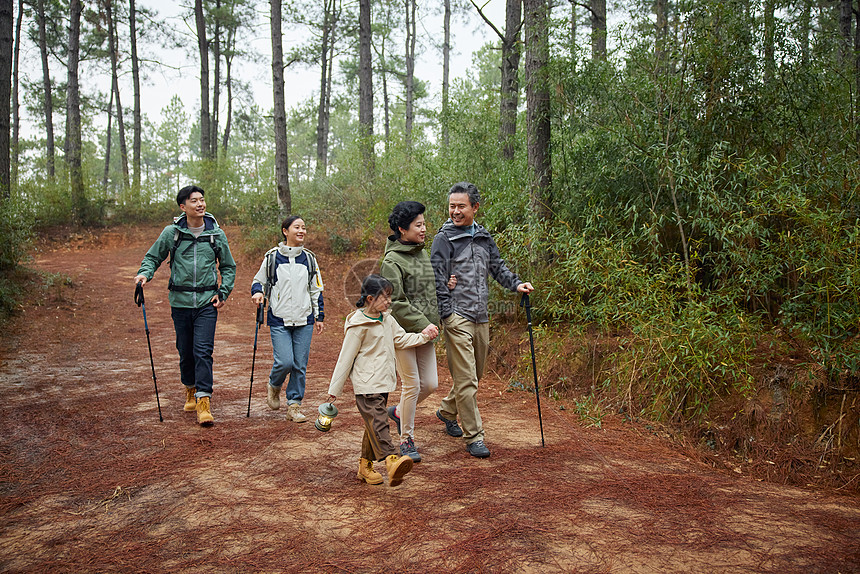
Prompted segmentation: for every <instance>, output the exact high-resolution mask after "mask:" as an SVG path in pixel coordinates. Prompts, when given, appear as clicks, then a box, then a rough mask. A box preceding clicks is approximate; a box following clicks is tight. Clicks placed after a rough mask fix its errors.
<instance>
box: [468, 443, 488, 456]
mask: <svg viewBox="0 0 860 574" xmlns="http://www.w3.org/2000/svg"><path fill="white" fill-rule="evenodd" d="M466 450H468V451H469V454H471V455H472V456H475V457H478V458H487V457H488V456H490V449H488V448H487V446H486V445H485V444H484V441H482V440H476V441H475V442H473V443H470V444H467V445H466Z"/></svg>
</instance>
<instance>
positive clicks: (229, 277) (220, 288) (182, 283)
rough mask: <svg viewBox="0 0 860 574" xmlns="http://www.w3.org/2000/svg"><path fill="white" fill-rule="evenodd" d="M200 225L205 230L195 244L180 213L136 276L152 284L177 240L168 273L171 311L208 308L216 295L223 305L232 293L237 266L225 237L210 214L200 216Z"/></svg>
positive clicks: (165, 230) (163, 233) (144, 257)
mask: <svg viewBox="0 0 860 574" xmlns="http://www.w3.org/2000/svg"><path fill="white" fill-rule="evenodd" d="M203 223H204V230H203V232H202V233H201V234H200V236H199V237H198V238H197V239H196V240H195V238H194V235H192V234H191V232H190V231H188V222H187V220H186V217H185V214H184V213H183V214H182V215H180V216H179V217H177V218H176V219H175V220H174V222H173V224H171V225H168V226H167V227H165V228H164V230H163V231H162V232H161V235H159V236H158V239H157V240H156V241H155V243H153V244H152V247H150V248H149V251H147V252H146V255H144V256H143V262H142V263H141V264H140V270H139V271H138V272H137V273H138V275H143V276H144V277H146V280H147V281H151V280H152V277H153V275H155V271H156V270H157V269H158V267H159V266H160V265H161V264H162V263H163V262H164V260H165V259H167V258H168V257H169V256H170V251H171V250H172V249H173V246H174V244H175V243H176V241H175V238H176V239H178V240H179V242H178V243H176V253H175V254H174V261H173V263H172V264H171V269H170V287H169V289H170V294H169V295H168V300H169V301H170V306H171V307H182V308H190V309H197V308H199V307H203V306H205V305H207V304H209V302H210V301H211V300H212V297H214V296H215V294H216V293H217V294H218V298H219V299H220V300H221V301H226V300H227V297H229V296H230V293H231V292H232V291H233V283H234V281H235V279H236V262H235V261H234V260H233V255H232V254H231V253H230V246H229V245H228V244H227V236H226V235H224V231H223V230H222V229H221V228H220V227H219V226H218V222H217V221H215V218H214V217H213V216H212V215H211V214H210V213H206V215H204V216H203ZM216 252H217V255H216ZM219 271H220V272H221V284H220V285H219V284H218V272H219Z"/></svg>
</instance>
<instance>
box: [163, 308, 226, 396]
mask: <svg viewBox="0 0 860 574" xmlns="http://www.w3.org/2000/svg"><path fill="white" fill-rule="evenodd" d="M170 316H171V317H173V328H174V329H175V330H176V350H177V351H179V376H180V379H181V380H182V384H183V385H185V386H186V387H194V388H195V389H197V391H196V392H195V393H194V396H196V397H197V398H200V397H211V396H212V351H213V349H214V348H215V323H216V322H217V321H218V309H216V308H215V307H213V306H212V305H211V304H209V305H206V306H205V307H198V308H197V309H187V308H184V307H171V308H170Z"/></svg>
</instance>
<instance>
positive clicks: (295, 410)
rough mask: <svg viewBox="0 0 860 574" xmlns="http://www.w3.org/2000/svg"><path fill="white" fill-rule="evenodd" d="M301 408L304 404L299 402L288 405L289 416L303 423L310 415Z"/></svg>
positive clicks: (295, 421) (294, 420)
mask: <svg viewBox="0 0 860 574" xmlns="http://www.w3.org/2000/svg"><path fill="white" fill-rule="evenodd" d="M300 408H302V405H300V404H298V403H293V404H291V405H290V406H289V407H287V416H288V417H289V418H291V419H293V422H294V423H303V422H305V421H306V420H308V417H306V416H305V415H304V414H303V413H302V411H300V410H299V409H300Z"/></svg>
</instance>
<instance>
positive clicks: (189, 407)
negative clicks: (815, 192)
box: [182, 387, 197, 413]
mask: <svg viewBox="0 0 860 574" xmlns="http://www.w3.org/2000/svg"><path fill="white" fill-rule="evenodd" d="M196 390H197V389H195V388H194V387H185V406H184V407H182V410H183V411H185V412H186V413H193V412H194V411H196V410H197V399H195V398H194V392H195V391H196Z"/></svg>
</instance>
